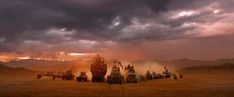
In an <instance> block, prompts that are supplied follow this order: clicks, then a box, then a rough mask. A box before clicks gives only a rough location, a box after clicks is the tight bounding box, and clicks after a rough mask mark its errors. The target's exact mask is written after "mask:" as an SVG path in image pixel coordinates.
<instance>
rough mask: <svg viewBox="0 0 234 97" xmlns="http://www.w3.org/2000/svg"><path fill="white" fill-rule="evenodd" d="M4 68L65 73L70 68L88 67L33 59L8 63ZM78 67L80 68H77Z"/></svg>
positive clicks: (77, 63) (76, 63)
mask: <svg viewBox="0 0 234 97" xmlns="http://www.w3.org/2000/svg"><path fill="white" fill-rule="evenodd" d="M5 65H6V66H9V67H13V68H16V67H24V68H26V69H29V70H33V71H51V70H52V71H66V70H69V69H71V68H76V67H78V68H83V67H86V66H88V65H87V64H84V63H82V62H80V61H79V62H77V61H56V60H55V61H53V60H35V59H27V60H18V61H10V62H7V63H5ZM79 66H80V67H79Z"/></svg>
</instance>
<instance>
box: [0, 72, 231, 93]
mask: <svg viewBox="0 0 234 97" xmlns="http://www.w3.org/2000/svg"><path fill="white" fill-rule="evenodd" d="M233 74H234V73H224V74H223V73H218V74H217V73H207V74H203V73H190V74H187V75H186V74H184V78H183V79H179V80H171V79H162V80H151V81H145V82H139V83H137V84H126V83H123V84H122V85H118V84H114V85H109V84H107V83H91V82H84V83H78V82H76V81H75V80H74V81H62V80H49V79H47V80H36V79H35V78H34V77H27V78H26V77H25V76H24V77H25V78H24V77H16V78H11V77H6V76H0V77H1V78H0V97H234V76H233Z"/></svg>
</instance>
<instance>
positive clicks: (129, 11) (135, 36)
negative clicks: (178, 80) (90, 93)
mask: <svg viewBox="0 0 234 97" xmlns="http://www.w3.org/2000/svg"><path fill="white" fill-rule="evenodd" d="M233 4H234V1H233V0H0V61H9V60H15V59H30V58H34V59H48V60H49V59H56V60H71V59H79V58H88V57H89V56H94V55H96V54H100V55H102V56H105V57H107V58H110V59H111V58H116V59H125V60H152V59H159V60H161V59H162V60H165V59H166V60H170V59H179V58H190V59H202V60H211V59H220V58H234V45H233V44H234V25H233V23H234V13H233V12H234V6H233Z"/></svg>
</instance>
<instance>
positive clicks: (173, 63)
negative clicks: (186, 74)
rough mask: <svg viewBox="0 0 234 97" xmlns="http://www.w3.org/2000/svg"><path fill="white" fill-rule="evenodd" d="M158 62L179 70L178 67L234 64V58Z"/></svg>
mask: <svg viewBox="0 0 234 97" xmlns="http://www.w3.org/2000/svg"><path fill="white" fill-rule="evenodd" d="M158 62H159V63H160V64H164V65H168V66H171V67H173V68H175V69H177V70H178V69H183V68H188V67H197V66H218V65H222V64H225V63H231V64H234V59H219V60H214V61H205V60H191V59H179V60H172V61H158Z"/></svg>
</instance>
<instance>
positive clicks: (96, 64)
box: [90, 55, 107, 82]
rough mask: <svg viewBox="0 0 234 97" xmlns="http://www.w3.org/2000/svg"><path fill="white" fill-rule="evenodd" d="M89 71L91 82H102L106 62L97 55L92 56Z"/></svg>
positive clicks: (105, 70)
mask: <svg viewBox="0 0 234 97" xmlns="http://www.w3.org/2000/svg"><path fill="white" fill-rule="evenodd" d="M90 72H91V73H92V81H93V82H103V81H104V80H105V75H106V72H107V64H106V63H105V60H104V58H103V57H101V56H99V55H97V56H96V57H94V58H93V60H92V64H91V67H90Z"/></svg>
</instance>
